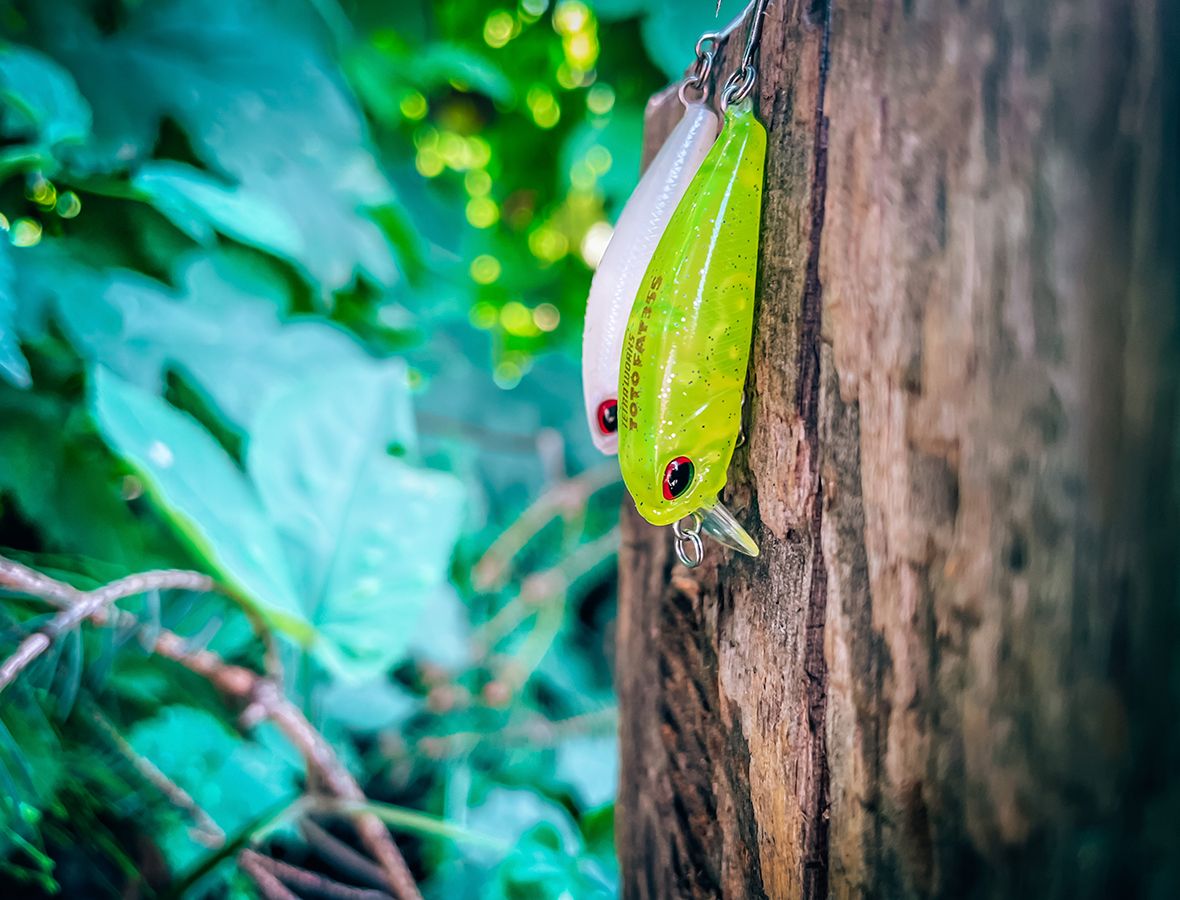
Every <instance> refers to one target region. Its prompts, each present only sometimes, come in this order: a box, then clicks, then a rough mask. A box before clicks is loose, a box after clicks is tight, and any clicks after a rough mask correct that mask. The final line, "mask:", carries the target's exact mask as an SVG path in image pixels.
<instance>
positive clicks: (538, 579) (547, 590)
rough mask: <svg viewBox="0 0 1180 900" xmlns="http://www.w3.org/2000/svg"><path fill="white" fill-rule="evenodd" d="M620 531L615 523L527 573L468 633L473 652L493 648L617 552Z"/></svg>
mask: <svg viewBox="0 0 1180 900" xmlns="http://www.w3.org/2000/svg"><path fill="white" fill-rule="evenodd" d="M619 535H620V532H619V529H618V526H615V527H614V528H612V529H611V530H610V531H608V532H607V533H606V534H604V535H602V537H599V538H595V539H594V540H593V541H589V542H588V543H585V544H582V546H580V547H578V548H577V549H576V550H575V551H574V552H573V553H571V554H570V555H569V556H567V557H565V559H563V560H562V561H561V562H560V563H558V564H557V565H556V566H553V568H551V569H546V570H545V571H543V572H537V573H535V574H533V575H530V576H529V577H528V578H526V579H525V580H524V583H523V584H522V585H521V588H520V593H519V594H518V595H517V596H515V597H513V598H512V599H511V600H509V601H508V602H507V603H505V604H504V606H502V607H501V608H500V611H499V612H497V613H496V614H495V615H494V616H493V617H492V618H491V619H489V620H488V621H487V622H485V623H484V624H483V625H482V626H480V628H478V629H477V630H476V632H475V634H473V635H472V637H471V644H472V648H473V650H474V655H475V657H476V658H477V659H482V658H483V657H485V656H487V654H489V653H491V652H492V650H494V649H495V647H496V644H498V643H499V642H500V641H501V640H503V639H504V638H505V637H507V636H508V635H509V634H511V633H512V632H513V631H515V630H516V628H517V626H519V625H520V623H521V622H523V621H524V620H525V619H527V618H528V617H529V616H531V615H533V614H534V613H536V612H537V611H538V609H540V608H541V607H543V606H545V605H546V604H547V603H549V602H550V601H552V600H553V599H554V598H556V597H559V596H561V595H563V594H564V593H565V592H566V591H567V590H568V589H569V587H570V585H572V584H573V583H574V582H575V581H577V580H578V579H579V578H581V577H582V576H583V575H585V574H586V573H587V572H589V571H590V570H591V569H593V568H594V567H595V566H597V565H598V564H599V563H601V562H603V561H604V560H606V559H609V558H610V557H611V556H613V555H615V554H616V553H618V552H619V540H620V537H619Z"/></svg>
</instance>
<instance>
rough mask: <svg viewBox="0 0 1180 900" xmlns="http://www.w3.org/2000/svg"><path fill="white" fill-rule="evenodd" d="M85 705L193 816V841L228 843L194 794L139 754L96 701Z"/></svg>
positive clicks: (150, 778)
mask: <svg viewBox="0 0 1180 900" xmlns="http://www.w3.org/2000/svg"><path fill="white" fill-rule="evenodd" d="M85 705H86V706H87V707H88V708H89V709H88V711H89V713H90V716H91V718H93V719H94V722H95V724H96V725H98V727H99V728H100V729H101V730H102V731H103V732H104V733H105V734H106V736H107V737H108V738H110V739H111V742H112V743H113V744H114V745H115V747H116V748H118V750H119V752H120V753H122V754H123V756H124V757H125V758H126V759H127V760H128V761H129V762H130V763H131V765H132V766H133V767H134V768H135V771H136V772H138V773H139V775H140V777H141V778H143V779H144V781H146V782H147V783H148V784H150V785H151V786H152V787H154V788H155V789H156V790H158V791H159V792H160V793H161V794H163V795H164V796H165V797H166V798H168V802H169V803H171V804H172V805H173V806H175V807H177V808H179V809H183V810H184V811H185V812H187V813H188V815H189V818H191V819H192V820H193V828H192V830H191V831H190V832H189V834H190V836H191V837H192V838H193V840H195V841H196V842H197V843H198V844H201V845H202V846H204V847H209V848H210V849H216V848H218V847H221V846H224V845H225V831H223V830H222V828H221V826H220V825H218V824H217V823H216V822H215V821H213V817H212V816H211V815H209V813H207V812H205V810H204V809H202V808H201V806H200V805H199V804H198V803H197V801H196V800H194V799H193V798H192V795H191V794H189V792H188V791H186V790H185V789H184V788H182V787H181V786H180V785H179V784H177V783H176V782H175V781H173V780H172V779H171V778H169V777H168V776H167V775H165V774H164V773H163V772H161V771H160V770H159V769H158V768H157V767H156V764H155V763H153V762H152V761H151V760H150V759H148V758H147V757H146V756H142V755H140V754H139V753H136V752H135V748H134V747H132V746H131V744H129V743H128V742H127V739H126V738H125V737H123V735H121V734H119V730H118V729H117V728H115V725H114V723H113V722H111V720H110V719H108V718H107V717H106V716H105V715H103V712H102V710H101V709H99V708H98V707H97V706H95V705H94V703H93V702H91V701H85Z"/></svg>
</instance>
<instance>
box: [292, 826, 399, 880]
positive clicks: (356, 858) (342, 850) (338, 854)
mask: <svg viewBox="0 0 1180 900" xmlns="http://www.w3.org/2000/svg"><path fill="white" fill-rule="evenodd" d="M299 831H300V832H301V833H302V834H303V839H304V840H305V841H307V843H308V846H310V847H312V848H314V849H315V851H316V853H318V854H319V855H320V856H322V857H323V858H324V859H326V860H328V861H329V862H331V863H332V865H334V866H335V867H336V868H338V869H340V870H341V871H342V872H347V873H348V874H349V875H351V876H352V877H353V878H355V879H356V880H357V881H363V882H365V883H366V884H372V885H377V886H380V885H384V884H385V873H384V872H382V871H381V867H380V866H378V865H377V864H376V863H374V862H372V861H371V860H369V859H367V858H366V857H364V856H362V855H361V854H359V853H357V852H356V851H355V850H354V849H352V847H350V846H349V845H348V844H346V843H344V841H342V840H340V838H338V837H336V835H334V834H332V833H331V832H329V831H328V830H327V829H325V828H321V827H320V826H319V825H317V824H316V823H315V822H313V821H312V820H311V819H308V818H303V819H300V821H299Z"/></svg>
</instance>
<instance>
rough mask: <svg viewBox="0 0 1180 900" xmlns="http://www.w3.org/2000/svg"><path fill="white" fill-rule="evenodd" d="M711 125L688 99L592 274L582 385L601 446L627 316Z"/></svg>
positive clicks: (611, 433) (611, 414) (708, 115)
mask: <svg viewBox="0 0 1180 900" xmlns="http://www.w3.org/2000/svg"><path fill="white" fill-rule="evenodd" d="M717 125H718V122H717V116H716V115H715V114H714V113H713V112H712V111H711V110H709V109H707V108H706V107H705V106H704V105H702V104H700V103H691V104H689V105H688V107H687V108H686V109H685V112H684V117H683V118H682V119H681V120H680V124H679V125H677V126H676V128H675V129H673V131H672V133H671V135H669V136H668V139H667V140H666V141H665V142H664V145H663V147H661V148H660V152H659V153H658V154H657V155H656V158H655V159H654V160H653V161H652V163H651V165H650V166H648V167H647V171H646V172H645V173H644V174H643V178H642V179H640V181H639V185H638V187H636V188H635V192H634V193H633V194H632V195H631V198H630V199H629V200H628V201H627V205H626V206H625V207H624V208H623V212H622V213H621V214H620V215H619V220H618V223H617V224H616V225H615V231H614V234H613V235H612V237H611V240H610V244H608V245H607V248H606V252H605V253H604V254H603V255H602V261H601V262H600V263H599V264H598V270H597V271H596V272H595V273H594V280H593V282H592V283H591V285H590V297H589V299H588V300H587V303H586V329H585V332H584V333H583V337H582V392H583V395H584V398H585V402H586V418H587V420H588V422H589V425H590V434H591V436H592V437H593V439H594V445H595V446H596V447H598V449H599V450H601V451H602V452H603V453H608V454H614V453H617V452H618V446H619V444H618V433H617V431H616V430H615V427H616V426H617V424H618V420H617V418H616V410H615V400H616V397H617V395H618V385H619V357H620V355H621V353H622V349H623V333H624V331H625V329H626V327H627V317H628V316H629V315H630V313H631V307H632V305H633V304H634V303H635V298H636V296H637V295H638V294H639V293H640V285H641V284H642V283H643V273H644V271H645V270H646V269H647V266H648V263H649V262H650V261H651V258H652V254H653V253H654V252H655V249H656V245H657V244H658V243H659V241H660V237H661V236H662V235H663V233H664V229H665V228H666V227H667V225H668V221H669V220H670V219H671V217H672V214H673V212H674V211H675V209H676V206H677V204H678V203H679V202H680V198H681V197H682V196H683V195H684V191H685V189H686V188H687V187H688V185H689V182H690V181H691V180H692V177H693V175H695V174H696V171H697V169H698V168H699V167H700V165H701V161H702V160H703V159H704V158H705V154H706V153H708V151H709V147H710V146H711V145H712V144H713V142H714V140H716V137H717Z"/></svg>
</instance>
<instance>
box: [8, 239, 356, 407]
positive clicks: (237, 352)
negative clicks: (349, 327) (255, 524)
mask: <svg viewBox="0 0 1180 900" xmlns="http://www.w3.org/2000/svg"><path fill="white" fill-rule="evenodd" d="M20 274H21V284H22V288H23V289H24V290H25V293H26V295H27V296H30V297H33V296H37V297H44V298H48V299H49V300H51V301H52V305H53V307H54V310H55V312H56V314H57V316H56V317H57V319H58V320H59V321H60V322H61V323H62V325H63V326H64V328H65V330H66V333H67V334H68V336H69V337H70V340H71V342H72V343H73V344H74V346H75V347H76V348H77V349H78V352H79V353H80V354H81V355H82V356H83V358H85V359H86V360H88V361H90V362H93V363H98V364H100V365H103V366H105V367H107V368H109V369H111V370H112V371H114V372H116V373H117V374H118V375H120V376H121V377H122V378H124V379H125V380H127V381H130V382H132V383H133V384H136V385H137V386H139V387H141V388H144V389H145V390H149V391H151V392H153V393H162V391H163V372H164V370H165V368H167V367H168V366H169V365H170V364H174V365H176V366H178V367H179V368H180V369H182V370H184V371H185V373H186V374H187V375H189V376H190V377H191V379H192V380H193V382H194V383H195V385H196V386H197V387H199V388H200V389H201V390H202V391H204V392H205V393H206V394H207V395H208V396H209V398H210V399H211V400H212V401H213V403H214V405H215V406H216V407H217V408H218V410H219V411H220V412H221V413H222V414H223V415H224V416H225V417H226V418H227V419H228V420H229V421H230V422H231V423H233V424H234V425H236V426H237V427H238V428H240V429H245V428H247V427H248V426H249V424H250V421H251V419H252V418H253V416H254V413H255V411H256V410H257V408H258V405H259V404H260V403H261V402H263V400H264V399H265V398H266V397H267V396H268V395H269V394H270V393H272V392H276V391H282V390H285V389H286V388H287V387H288V386H289V385H290V384H291V383H293V382H294V381H296V380H297V379H299V378H302V377H305V376H306V375H307V374H309V373H310V372H313V371H318V370H319V369H320V368H325V369H327V368H334V367H336V366H339V365H344V364H347V363H349V362H351V361H354V360H357V359H361V358H363V357H364V351H363V350H362V349H361V348H360V346H359V345H358V344H357V343H356V341H355V340H354V339H353V338H351V337H350V336H349V335H347V334H346V333H345V332H344V331H343V330H342V329H341V328H339V327H338V326H336V325H333V324H331V323H328V322H324V321H323V320H321V319H315V318H311V317H307V318H305V319H297V320H295V321H293V322H284V321H283V319H282V316H281V313H282V311H283V310H284V308H285V307H286V305H287V301H286V296H285V293H284V289H283V288H282V287H281V286H279V285H276V284H274V283H273V282H270V281H267V280H265V279H263V278H260V277H259V276H258V275H257V274H256V273H251V272H247V271H244V270H243V268H242V267H241V266H239V265H235V264H232V263H231V262H230V261H229V260H227V259H226V258H225V257H224V256H221V255H220V254H212V255H205V254H200V255H195V256H190V257H187V258H186V259H183V260H181V261H180V262H179V263H178V265H177V280H178V281H179V282H180V284H181V289H180V290H179V291H175V290H172V289H170V288H168V287H167V286H165V285H163V284H161V283H160V282H158V281H153V280H152V279H150V278H147V277H145V276H143V275H140V274H138V273H135V272H127V271H121V270H114V271H109V272H105V273H104V272H99V271H97V270H95V269H92V268H90V267H88V266H84V265H81V264H79V263H77V262H75V261H73V260H71V259H69V258H65V257H63V256H62V255H61V254H60V253H56V252H54V251H53V249H52V248H41V247H37V248H33V250H32V251H31V252H30V253H27V254H23V255H22V261H21V270H20Z"/></svg>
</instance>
